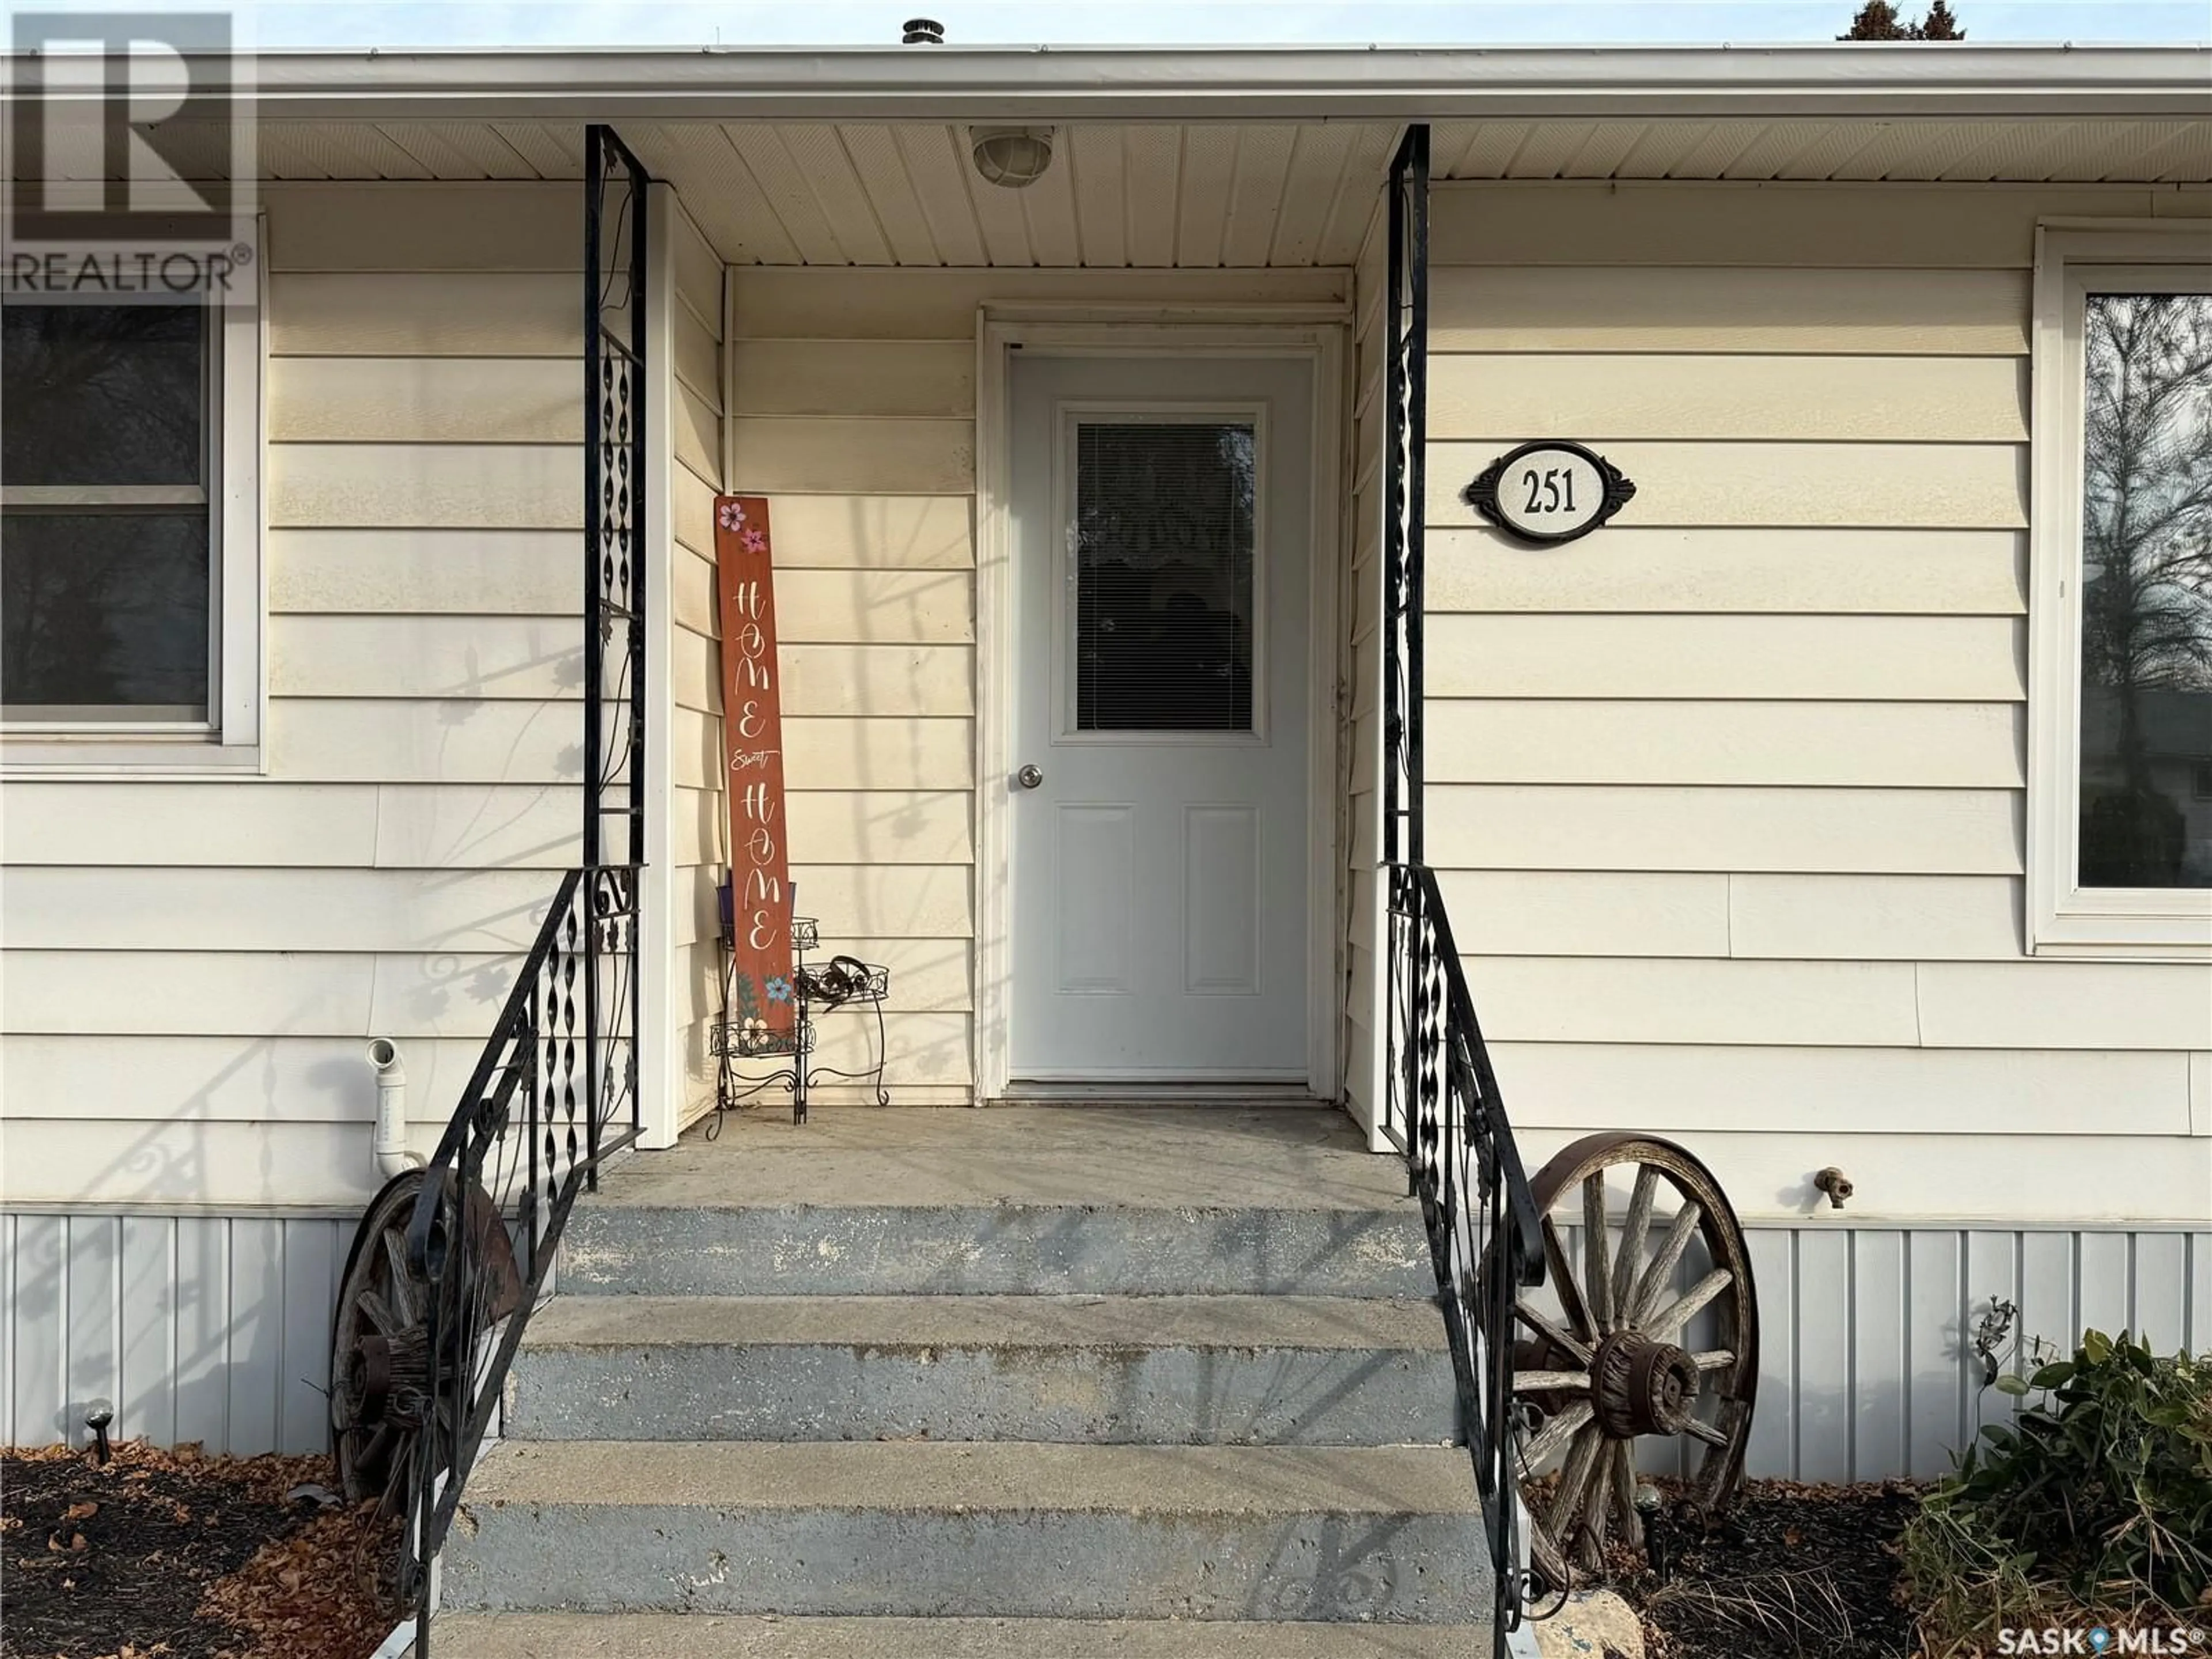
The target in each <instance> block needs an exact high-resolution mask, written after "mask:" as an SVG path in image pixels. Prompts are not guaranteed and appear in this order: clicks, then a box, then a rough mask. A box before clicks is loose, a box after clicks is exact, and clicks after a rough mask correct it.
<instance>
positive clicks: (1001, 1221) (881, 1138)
mask: <svg viewBox="0 0 2212 1659" xmlns="http://www.w3.org/2000/svg"><path fill="white" fill-rule="evenodd" d="M1405 1183H1406V1176H1405V1169H1404V1166H1403V1165H1402V1164H1401V1163H1399V1162H1398V1161H1397V1160H1396V1159H1395V1158H1378V1157H1376V1156H1373V1155H1371V1154H1370V1153H1369V1152H1367V1151H1366V1150H1365V1148H1364V1146H1362V1144H1361V1143H1360V1139H1359V1137H1358V1133H1356V1132H1355V1131H1354V1130H1353V1128H1352V1125H1351V1124H1350V1122H1348V1121H1346V1118H1345V1117H1344V1115H1342V1114H1341V1113H1340V1112H1337V1111H1335V1110H1334V1109H1327V1108H1311V1109H1308V1108H1237V1107H1227V1106H1223V1107H1184V1108H1170V1107H1144V1108H1116V1109H1107V1108H1103V1107H1096V1108H1093V1107H994V1108H992V1109H989V1110H986V1111H976V1110H974V1109H969V1108H964V1107H963V1108H959V1109H946V1110H931V1109H926V1108H916V1109H902V1110H899V1111H893V1112H886V1111H882V1110H879V1109H872V1108H842V1109H838V1108H824V1109H822V1110H821V1111H819V1112H817V1113H816V1114H815V1115H814V1121H811V1122H810V1123H809V1124H807V1125H806V1126H805V1127H804V1128H794V1127H792V1125H791V1124H790V1122H789V1121H788V1119H787V1118H785V1117H782V1116H780V1115H775V1114H762V1115H750V1116H737V1117H733V1118H732V1120H731V1121H730V1122H729V1124H728V1126H727V1127H726V1130H725V1131H724V1133H722V1134H721V1136H720V1138H719V1139H715V1140H713V1141H708V1140H704V1139H700V1138H698V1137H696V1136H694V1137H688V1138H687V1139H685V1140H684V1143H683V1144H682V1145H681V1146H677V1147H674V1148H672V1149H671V1150H669V1151H667V1152H653V1153H650V1154H647V1155H644V1156H641V1157H639V1158H635V1159H633V1160H632V1161H631V1162H630V1163H629V1164H627V1165H626V1166H624V1167H623V1168H622V1169H619V1170H615V1171H614V1172H612V1173H611V1175H610V1176H608V1178H607V1181H606V1183H605V1190H603V1191H602V1192H600V1193H599V1194H595V1195H593V1196H592V1197H590V1198H588V1199H586V1200H585V1201H584V1202H583V1203H581V1204H580V1205H579V1206H577V1209H576V1212H575V1213H574V1216H572V1217H571V1218H570V1220H569V1223H568V1240H567V1243H566V1245H565V1247H564V1249H563V1252H562V1279H561V1288H562V1291H564V1292H572V1291H583V1292H586V1293H587V1294H591V1293H617V1294H623V1295H643V1296H848V1295H849V1296H869V1295H874V1296H895V1295H908V1296H915V1295H932V1294H984V1295H1044V1296H1061V1295H1082V1294H1091V1295H1187V1296H1240V1295H1273V1294H1285V1295H1309V1296H1370V1297H1420V1296H1427V1295H1430V1294H1432V1293H1433V1291H1434V1290H1435V1280H1434V1275H1433V1273H1432V1271H1431V1267H1430V1265H1429V1251H1428V1244H1427V1242H1426V1239H1425V1236H1424V1234H1423V1232H1422V1231H1421V1224H1420V1216H1419V1211H1418V1210H1417V1209H1416V1208H1415V1206H1413V1202H1412V1200H1409V1199H1407V1197H1406V1195H1405V1193H1406V1184H1405Z"/></svg>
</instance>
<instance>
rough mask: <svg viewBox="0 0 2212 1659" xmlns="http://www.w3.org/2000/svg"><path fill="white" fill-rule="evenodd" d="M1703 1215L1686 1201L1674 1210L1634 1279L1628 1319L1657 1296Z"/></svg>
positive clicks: (1647, 1305)
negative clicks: (1655, 1252) (1654, 1251)
mask: <svg viewBox="0 0 2212 1659" xmlns="http://www.w3.org/2000/svg"><path fill="white" fill-rule="evenodd" d="M1704 1219H1705V1211H1704V1209H1703V1208H1702V1207H1701V1206H1699V1205H1696V1204H1692V1203H1689V1202H1687V1201H1685V1202H1684V1204H1683V1206H1682V1207H1681V1208H1680V1210H1677V1211H1676V1212H1674V1220H1673V1221H1671V1222H1669V1223H1668V1226H1667V1236H1666V1237H1664V1238H1662V1240H1660V1242H1659V1254H1658V1255H1655V1256H1653V1257H1652V1258H1651V1261H1650V1265H1649V1266H1648V1267H1645V1268H1644V1277H1643V1278H1641V1279H1638V1280H1637V1281H1636V1297H1635V1300H1634V1302H1633V1303H1632V1304H1631V1305H1630V1307H1629V1310H1628V1316H1629V1317H1630V1318H1631V1319H1632V1320H1634V1319H1637V1318H1639V1317H1640V1316H1642V1315H1643V1314H1644V1313H1645V1312H1646V1311H1647V1310H1649V1309H1650V1306H1651V1304H1653V1303H1654V1302H1656V1301H1657V1300H1658V1298H1659V1295H1660V1292H1661V1291H1663V1290H1665V1289H1666V1287H1667V1281H1668V1279H1672V1278H1673V1277H1674V1269H1675V1268H1676V1267H1678V1266H1679V1265H1680V1262H1681V1260H1682V1252H1683V1251H1685V1250H1686V1249H1689V1248H1690V1239H1691V1237H1692V1235H1693V1234H1694V1233H1695V1232H1696V1231H1698V1225H1699V1223H1700V1222H1701V1221H1703V1220H1704Z"/></svg>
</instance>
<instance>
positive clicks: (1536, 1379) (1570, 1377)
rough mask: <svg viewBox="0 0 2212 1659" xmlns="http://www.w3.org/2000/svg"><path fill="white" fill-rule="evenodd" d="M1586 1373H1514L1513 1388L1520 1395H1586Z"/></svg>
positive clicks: (1587, 1385) (1587, 1382)
mask: <svg viewBox="0 0 2212 1659" xmlns="http://www.w3.org/2000/svg"><path fill="white" fill-rule="evenodd" d="M1589 1385H1590V1380H1589V1372H1588V1371H1516V1372H1514V1373H1513V1386H1514V1388H1515V1389H1516V1390H1517V1391H1518V1392H1520V1393H1522V1394H1587V1393H1588V1392H1589Z"/></svg>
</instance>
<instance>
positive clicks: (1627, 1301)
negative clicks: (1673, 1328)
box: [1613, 1164, 1659, 1325]
mask: <svg viewBox="0 0 2212 1659" xmlns="http://www.w3.org/2000/svg"><path fill="white" fill-rule="evenodd" d="M1658 1190H1659V1171H1658V1170H1656V1169H1654V1168H1653V1167H1652V1166H1651V1165H1650V1164H1643V1165H1640V1166H1639V1167H1638V1170H1637V1171H1636V1190H1635V1191H1634V1192H1633V1193H1632V1194H1630V1196H1629V1200H1628V1219H1627V1220H1626V1222H1624V1223H1623V1224H1622V1225H1621V1229H1620V1255H1617V1256H1615V1257H1614V1258H1613V1306H1614V1307H1615V1308H1617V1309H1619V1310H1620V1322H1621V1323H1622V1324H1624V1325H1626V1323H1628V1322H1629V1318H1630V1316H1631V1315H1632V1314H1633V1313H1634V1312H1635V1310H1636V1279H1637V1269H1638V1266H1639V1264H1640V1263H1641V1262H1642V1261H1643V1260H1644V1240H1645V1239H1646V1238H1647V1237H1650V1231H1651V1200H1652V1198H1653V1196H1654V1195H1655V1194H1656V1193H1657V1192H1658Z"/></svg>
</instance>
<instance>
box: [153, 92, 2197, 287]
mask: <svg viewBox="0 0 2212 1659" xmlns="http://www.w3.org/2000/svg"><path fill="white" fill-rule="evenodd" d="M617 125H618V130H619V131H621V132H622V134H623V137H624V138H626V139H627V140H628V141H629V143H630V145H631V146H632V148H634V149H635V150H636V151H637V152H638V154H639V155H640V157H641V159H642V160H643V161H644V162H645V163H646V165H647V167H649V168H650V169H651V170H652V171H653V173H654V174H655V175H656V176H658V177H660V178H663V179H667V180H668V181H670V182H671V184H673V185H675V186H676V188H677V189H678V191H679V192H680V193H681V194H682V196H683V198H684V204H685V206H686V207H687V208H688V209H689V210H690V212H691V213H692V215H693V216H695V217H696V219H697V220H698V221H699V223H700V225H701V226H702V228H703V229H704V230H705V231H706V232H707V234H708V236H709V237H710V238H711V239H712V240H713V241H714V245H715V246H716V248H717V249H718V250H719V251H720V252H721V253H722V254H723V255H724V257H726V258H729V259H730V260H732V261H733V262H735V263H738V264H770V265H844V264H856V265H1006V266H1019V265H1060V266H1073V265H1085V266H1107V267H1112V266H1123V265H1133V266H1167V265H1185V266H1203V265H1237V266H1251V265H1345V264H1351V263H1352V262H1353V260H1354V259H1355V258H1356V257H1357V255H1358V247H1359V243H1360V239H1361V237H1362V236H1363V234H1364V231H1365V228H1366V226H1367V223H1368V219H1369V216H1370V213H1371V211H1372V208H1373V204H1374V193H1375V191H1376V189H1377V188H1378V187H1379V185H1380V183H1381V180H1382V178H1383V170H1384V168H1385V167H1386V166H1387V164H1388V162H1389V156H1390V155H1391V152H1392V151H1393V149H1395V146H1396V143H1397V140H1398V135H1399V134H1400V133H1401V131H1403V130H1404V129H1403V126H1402V125H1401V124H1400V123H1398V122H1395V121H1361V120H1343V121H1311V122H1305V123H1294V122H1231V121H1200V122H1188V123H1182V124H1164V123H1146V122H1116V121H1085V122H1079V123H1076V124H1073V125H1061V126H1060V129H1059V142H1058V147H1057V148H1058V153H1057V155H1055V156H1054V161H1053V165H1052V167H1050V168H1049V169H1048V171H1047V173H1045V175H1044V176H1043V178H1042V179H1040V180H1038V181H1037V183H1036V184H1035V185H1031V186H1030V187H1029V188H1028V189H1026V190H1018V191H1016V190H1002V189H1000V188H998V187H996V186H994V185H987V184H985V183H984V182H983V181H982V180H981V179H980V178H978V177H977V176H976V174H975V169H974V167H972V166H971V165H970V162H969V143H968V137H967V129H966V126H965V125H964V124H962V123H945V122H902V123H885V122H835V123H832V122H800V121H782V122H776V121H758V122H728V121H714V120H690V121H646V120H638V119H624V120H622V121H620V122H619V123H618V124H617ZM204 137H205V140H206V142H194V140H193V137H192V135H191V133H190V132H188V131H179V128H178V126H177V125H171V126H170V127H169V128H167V129H165V130H164V131H163V134H162V139H161V147H162V148H163V149H164V150H165V151H167V152H168V153H170V154H171V155H172V157H173V160H174V161H177V162H179V163H180V170H181V171H183V172H185V173H186V174H187V175H188V176H191V177H198V178H207V177H211V176H216V173H217V171H218V165H217V164H218V159H219V158H220V157H221V156H222V155H223V153H224V151H223V147H222V144H221V143H220V142H218V141H217V135H216V134H215V133H214V132H213V131H209V132H208V133H206V134H205V135H204ZM258 146H259V161H258V167H259V171H260V173H261V174H262V175H263V177H264V178H266V179H576V178H579V177H580V176H581V173H582V167H583V129H582V126H581V125H580V124H575V123H559V122H538V121H526V120H476V119H471V120H459V119H455V120H413V119H409V120H403V119H386V120H374V121H372V120H356V121H330V120H321V119H317V120H307V119H300V118H286V117H283V116H271V115H269V114H265V113H264V117H263V118H262V119H261V121H260V122H259V124H258ZM1432 153H1433V156H1434V165H1435V169H1436V173H1437V176H1438V177H1439V178H1444V179H1531V180H1535V179H1592V180H1603V179H1623V180H1627V179H1638V180H1644V179H1688V180H1716V179H1731V180H1744V181H1761V180H1767V181H1771V180H1802V181H1818V180H1828V179H1836V180H1882V179H1888V180H1899V181H1911V182H1929V181H1950V182H2018V183H2037V184H2040V183H2047V182H2061V181H2063V182H2069V183H2070V182H2094V181H2107V182H2124V183H2130V184H2148V183H2158V182H2166V183H2187V184H2203V183H2206V182H2208V181H2212V120H2208V119H2202V118H2197V119H2190V118H2165V119H2152V118H2138V119H2076V118H2067V117H2063V116H2045V117H2043V118H2037V119H2032V120H2031V119H1996V118H1943V119H1936V118H1929V119H1881V118H1869V117H1863V116H1848V117H1807V118H1777V117H1752V116H1719V117H1712V118H1694V117H1686V116H1685V117H1657V118H1589V117H1581V116H1576V117H1566V118H1559V119H1549V120H1545V119H1505V118H1484V119H1469V120H1451V121H1443V122H1439V123H1437V125H1436V126H1435V139H1434V145H1433V151H1432Z"/></svg>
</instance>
